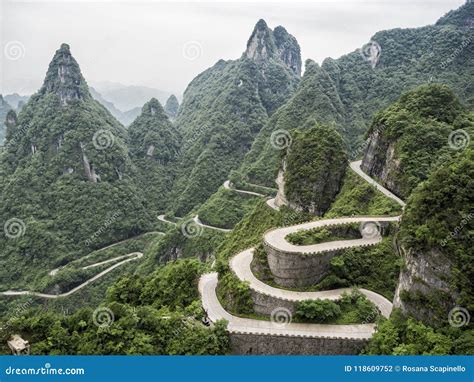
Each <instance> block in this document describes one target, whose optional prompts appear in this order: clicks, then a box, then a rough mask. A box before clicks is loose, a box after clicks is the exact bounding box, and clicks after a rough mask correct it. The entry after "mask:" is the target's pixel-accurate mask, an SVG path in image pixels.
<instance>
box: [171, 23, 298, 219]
mask: <svg viewBox="0 0 474 382" xmlns="http://www.w3.org/2000/svg"><path fill="white" fill-rule="evenodd" d="M275 33H276V35H275ZM252 36H253V37H251V39H250V40H249V43H248V49H247V52H246V53H244V55H243V56H242V57H241V58H240V59H238V60H235V61H224V60H220V61H219V62H217V63H216V64H215V65H214V66H213V67H211V68H210V69H207V70H206V71H204V72H203V73H201V74H200V75H198V76H197V77H196V78H195V79H194V80H193V81H192V82H191V83H190V84H189V86H188V88H187V89H186V91H185V93H184V97H183V102H182V104H181V107H180V109H179V114H178V117H177V119H176V125H177V126H178V128H179V129H180V131H181V132H182V134H183V142H184V144H183V150H182V155H181V157H180V162H179V173H178V180H177V182H176V183H175V193H176V198H175V203H174V205H173V210H174V211H175V213H176V214H177V215H179V216H182V215H184V214H186V213H187V212H189V211H190V210H191V209H192V208H193V207H194V206H196V205H197V204H200V203H203V202H204V201H205V200H206V199H207V198H208V197H209V196H211V195H212V194H213V193H214V192H215V191H216V190H217V189H218V188H219V186H220V185H221V184H222V182H224V180H226V179H227V177H228V175H229V172H230V171H231V170H233V169H236V168H237V167H238V166H239V164H240V163H241V161H242V159H243V157H244V155H245V153H246V152H247V151H248V150H249V149H250V146H251V144H252V141H253V139H254V137H255V136H256V134H257V133H258V132H259V131H260V129H261V128H262V127H263V126H264V124H265V123H266V121H267V119H268V115H269V114H271V113H272V112H273V111H274V110H275V109H276V108H278V107H279V106H281V105H282V104H283V103H284V102H285V101H286V100H287V98H288V96H289V95H290V94H291V92H292V91H293V90H294V88H295V87H296V85H297V83H298V81H299V73H295V71H294V69H292V68H291V67H288V65H287V64H286V63H285V62H284V61H283V60H282V58H281V57H282V56H281V55H280V53H281V51H280V50H279V49H280V48H279V47H278V45H279V44H281V43H283V46H284V48H281V49H296V48H297V57H299V47H298V46H297V42H296V40H294V38H293V37H292V36H291V35H289V34H288V33H287V32H286V31H285V30H284V29H283V28H281V27H280V28H279V29H278V32H277V29H275V31H271V30H270V29H269V28H268V27H267V26H266V25H265V22H263V20H262V22H259V24H257V26H256V30H255V31H254V34H253V35H252ZM277 40H278V41H277ZM285 41H286V42H287V43H286V45H285ZM255 44H256V45H257V46H259V44H267V46H268V47H271V48H272V49H271V50H269V51H266V52H264V53H262V52H260V50H259V49H257V50H254V49H253V48H254V47H255ZM294 46H296V48H294Z"/></svg>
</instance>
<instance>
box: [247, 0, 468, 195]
mask: <svg viewBox="0 0 474 382" xmlns="http://www.w3.org/2000/svg"><path fill="white" fill-rule="evenodd" d="M473 13H474V3H472V2H468V3H466V4H465V5H463V6H461V7H460V8H459V9H457V10H455V11H452V12H450V13H449V14H448V15H447V16H445V17H443V18H441V19H440V20H439V21H438V22H437V23H436V24H435V25H429V26H426V27H422V28H409V29H400V28H397V29H392V30H386V31H381V32H378V33H376V34H375V35H374V36H373V37H372V39H371V42H370V43H368V44H367V45H365V46H363V47H362V48H361V49H358V50H356V51H354V52H352V53H349V54H347V55H344V56H342V57H340V58H338V59H332V58H327V59H326V60H324V62H323V63H322V65H321V67H318V66H315V64H313V63H311V62H310V63H307V64H306V72H305V76H304V78H303V80H302V81H301V83H300V85H299V88H298V89H297V91H296V94H295V96H294V97H293V99H291V100H290V101H289V103H288V104H286V105H285V107H284V108H282V109H281V112H282V113H283V114H284V115H283V116H279V118H278V116H277V115H278V114H279V113H276V114H275V115H274V116H273V118H272V119H271V120H270V121H269V123H268V124H267V125H266V126H265V128H263V129H262V131H261V132H260V134H259V135H258V136H257V138H256V139H255V142H254V144H253V146H252V149H251V150H250V152H249V154H248V155H247V157H246V159H245V161H244V165H243V166H242V169H241V171H240V172H241V174H242V176H243V177H244V178H245V177H246V178H247V179H248V180H249V181H250V182H251V183H257V182H258V183H260V184H265V185H268V186H272V185H273V184H272V183H273V180H274V178H275V175H276V172H277V168H278V160H277V155H276V154H275V153H274V150H272V147H271V133H272V132H274V131H278V130H286V131H289V130H290V129H292V128H294V127H295V124H297V123H299V122H304V119H305V118H307V117H308V115H311V117H314V118H315V119H316V121H318V122H321V123H324V122H326V123H327V122H331V121H335V122H337V125H338V128H339V131H340V132H341V134H342V136H343V138H344V139H345V141H346V143H347V145H348V147H349V148H350V152H351V154H352V157H355V158H356V157H359V156H361V155H362V153H363V150H364V148H365V146H364V144H363V138H364V133H365V131H366V130H367V128H368V126H369V125H370V122H371V120H372V117H373V115H374V114H375V113H376V112H377V111H378V110H380V109H382V108H384V107H386V106H387V105H389V104H390V103H392V102H394V101H395V100H396V99H397V98H398V97H399V96H400V94H402V93H403V92H406V91H408V90H410V89H412V88H415V87H417V86H419V85H421V84H423V83H428V82H433V83H440V84H446V85H448V86H450V87H451V88H452V89H453V91H454V93H455V94H456V95H457V96H458V97H459V98H460V99H461V101H463V102H466V103H467V104H468V106H469V107H472V106H473V96H472V94H473V87H472V81H471V78H472V76H473V74H474V55H473V54H472V44H470V42H471V41H472V39H473V38H474V32H473V30H472V28H471V27H470V25H472V14H473ZM374 52H376V53H377V54H375V53H374ZM316 71H317V75H316V74H314V72H316ZM307 72H309V73H308V75H307V74H306V73H307ZM306 77H308V78H306ZM310 89H314V90H315V91H313V92H312V94H313V99H311V98H307V97H305V96H304V94H305V92H306V91H307V90H310ZM299 93H302V94H301V96H298V94H299ZM279 112H280V111H279ZM291 116H294V117H295V119H294V121H293V120H292V119H291ZM288 117H290V118H288Z"/></svg>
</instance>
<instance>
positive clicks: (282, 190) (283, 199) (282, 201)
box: [275, 160, 288, 207]
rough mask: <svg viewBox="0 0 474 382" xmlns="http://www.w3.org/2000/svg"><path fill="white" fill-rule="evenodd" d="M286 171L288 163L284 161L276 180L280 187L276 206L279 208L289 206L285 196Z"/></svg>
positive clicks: (276, 197)
mask: <svg viewBox="0 0 474 382" xmlns="http://www.w3.org/2000/svg"><path fill="white" fill-rule="evenodd" d="M285 171H286V161H285V160H283V163H282V167H281V168H280V169H279V170H278V176H277V178H276V179H275V183H276V184H277V186H278V192H277V194H276V196H275V205H276V206H277V207H281V206H287V205H288V200H286V196H285Z"/></svg>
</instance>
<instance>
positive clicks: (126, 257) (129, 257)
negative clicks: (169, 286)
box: [0, 231, 164, 298]
mask: <svg viewBox="0 0 474 382" xmlns="http://www.w3.org/2000/svg"><path fill="white" fill-rule="evenodd" d="M150 234H159V235H164V233H163V232H160V231H153V232H146V233H144V234H141V235H138V236H135V237H131V238H129V239H126V240H122V241H119V242H117V243H114V244H110V245H107V246H106V247H103V248H100V249H97V250H95V251H94V252H92V253H91V254H89V255H87V256H84V257H83V258H81V259H80V260H84V259H87V258H88V257H90V256H93V255H95V254H96V253H97V252H99V251H104V250H106V249H109V248H112V247H114V246H116V245H119V244H122V243H125V242H126V241H128V240H131V239H135V238H137V237H140V236H145V235H150ZM142 257H143V253H142V252H131V253H127V254H126V255H120V256H116V257H114V258H111V259H107V260H103V261H99V262H97V263H94V264H90V265H86V266H84V267H81V269H84V270H85V269H90V268H95V267H99V266H101V265H105V264H108V263H112V262H114V261H117V260H122V259H123V260H122V261H119V262H118V263H116V264H113V265H111V266H110V267H108V268H107V269H105V270H103V271H102V272H100V273H98V274H96V275H95V276H93V277H91V278H90V279H88V280H86V281H84V282H83V283H82V284H80V285H78V286H76V287H75V288H73V289H71V290H70V291H68V292H64V293H60V294H48V293H41V292H34V291H28V290H24V291H16V290H7V291H5V292H0V296H10V297H11V296H36V297H42V298H59V297H68V296H70V295H72V294H74V293H76V292H77V291H79V290H81V289H82V288H84V287H85V286H87V285H89V284H91V283H93V282H94V281H96V280H98V279H100V278H102V277H103V276H105V275H106V274H107V273H109V272H111V271H113V270H114V269H115V268H118V267H121V266H122V265H124V264H126V263H128V262H130V261H135V260H139V259H141V258H142ZM64 267H65V266H63V267H60V268H55V269H53V270H51V271H50V272H49V273H48V275H49V276H54V275H56V274H57V273H58V272H59V271H60V270H61V269H62V268H64Z"/></svg>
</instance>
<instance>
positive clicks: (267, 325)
mask: <svg viewBox="0 0 474 382" xmlns="http://www.w3.org/2000/svg"><path fill="white" fill-rule="evenodd" d="M361 162H362V161H356V162H352V163H350V167H351V169H352V170H354V171H355V172H356V174H358V175H359V176H361V177H362V178H363V179H364V180H366V181H367V182H369V183H370V184H372V185H373V186H375V187H376V188H377V190H379V191H380V192H382V193H383V194H384V195H385V196H387V197H389V198H391V199H393V200H395V201H396V202H397V203H398V204H400V205H401V206H402V207H405V203H404V202H403V201H402V200H401V199H400V198H398V197H397V196H396V195H394V194H393V193H392V192H390V191H389V190H387V189H386V188H385V187H383V186H382V185H380V184H378V183H377V182H376V181H374V180H373V179H372V178H370V177H369V176H368V175H367V174H365V173H364V172H363V171H362V170H361V168H360V165H361ZM272 201H274V199H269V200H268V201H267V204H268V205H269V206H270V207H271V208H274V209H278V208H277V207H276V206H275V205H274V203H272ZM399 219H400V216H359V217H342V218H336V219H323V220H317V221H311V222H308V223H303V224H298V225H295V226H290V227H284V228H277V229H274V230H271V231H269V232H267V233H266V234H265V235H264V238H263V239H264V240H265V242H266V244H267V245H269V246H271V247H273V248H275V249H277V250H279V251H282V252H289V253H306V254H311V255H317V254H318V253H323V252H326V251H335V250H340V249H345V248H352V247H364V246H369V245H375V244H377V243H379V242H380V241H381V240H382V236H381V234H380V231H379V227H378V224H377V223H378V222H392V221H398V220H399ZM351 223H359V224H361V235H362V238H360V239H354V240H336V241H332V242H326V243H321V244H314V245H305V246H298V245H294V244H291V243H290V242H288V241H287V240H286V237H287V235H288V234H290V233H294V232H299V231H303V230H309V229H313V228H317V227H327V226H333V225H340V224H351ZM253 250H254V248H250V249H247V250H245V251H243V252H241V253H239V254H237V255H235V256H234V257H233V258H232V259H231V260H230V267H231V269H232V271H233V272H234V273H235V274H236V276H237V277H238V278H239V279H240V280H242V281H246V282H248V284H249V287H250V288H251V289H252V290H254V291H256V292H257V293H260V294H263V295H267V296H271V297H275V298H278V299H284V300H289V301H302V300H307V299H330V300H337V299H339V298H340V297H341V295H342V293H344V292H348V291H350V289H349V288H342V289H334V290H327V291H319V292H297V291H290V290H284V289H280V288H274V287H272V286H270V285H267V284H265V283H263V282H262V281H260V280H258V279H257V278H256V277H255V275H254V274H253V273H252V270H251V266H250V265H251V262H252V259H253ZM217 281H218V275H217V273H209V274H206V275H203V276H202V277H201V279H200V281H199V291H200V293H201V298H202V304H203V307H204V309H205V310H206V312H207V314H208V316H209V319H210V320H211V321H213V322H215V321H217V320H220V319H225V320H227V321H228V331H229V332H232V333H254V334H268V335H289V336H308V337H318V338H321V337H331V338H341V337H342V338H352V339H369V338H370V337H371V336H372V335H373V333H374V331H375V325H374V324H357V325H322V324H295V323H286V324H284V325H281V324H278V323H274V322H271V321H263V320H254V319H248V318H241V317H236V316H233V315H231V314H230V313H228V312H227V311H225V309H224V308H223V307H222V305H221V304H220V302H219V300H218V298H217V294H216V287H217ZM361 292H362V293H363V294H364V295H365V296H366V297H367V298H368V299H369V300H370V301H371V302H373V303H374V304H375V306H377V308H378V309H379V310H380V312H381V314H382V315H383V316H385V317H389V316H390V313H391V311H392V303H391V302H390V301H388V300H387V299H386V298H385V297H383V296H381V295H379V294H378V293H375V292H372V291H369V290H366V289H361Z"/></svg>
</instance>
